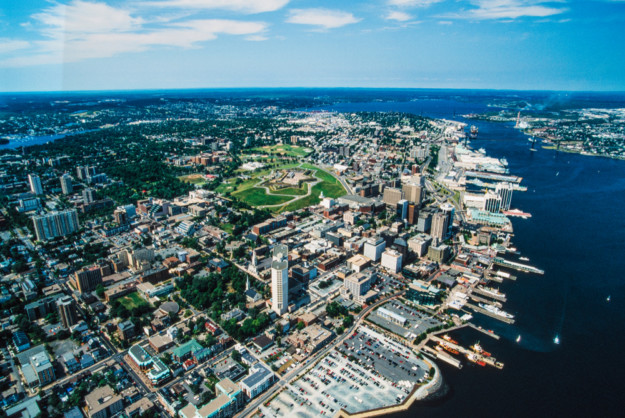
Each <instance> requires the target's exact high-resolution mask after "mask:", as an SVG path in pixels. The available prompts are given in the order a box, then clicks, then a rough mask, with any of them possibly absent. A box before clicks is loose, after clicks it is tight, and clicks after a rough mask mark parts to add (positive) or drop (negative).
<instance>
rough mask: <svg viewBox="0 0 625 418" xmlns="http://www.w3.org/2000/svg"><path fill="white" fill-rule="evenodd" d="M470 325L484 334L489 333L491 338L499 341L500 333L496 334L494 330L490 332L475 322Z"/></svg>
mask: <svg viewBox="0 0 625 418" xmlns="http://www.w3.org/2000/svg"><path fill="white" fill-rule="evenodd" d="M469 326H470V327H471V328H473V329H474V330H476V331H479V332H481V333H482V334H485V335H488V336H489V337H490V338H494V339H495V340H497V341H499V339H500V338H501V337H500V336H499V335H497V334H495V333H494V332H489V331H487V330H485V329H484V328H482V327H478V326H475V325H473V324H469Z"/></svg>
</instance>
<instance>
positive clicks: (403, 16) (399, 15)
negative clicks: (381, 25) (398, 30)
mask: <svg viewBox="0 0 625 418" xmlns="http://www.w3.org/2000/svg"><path fill="white" fill-rule="evenodd" d="M385 19H386V20H396V21H398V22H407V21H409V20H410V19H412V16H411V15H409V14H408V13H404V12H399V11H392V12H389V13H388V14H387V15H386V17H385Z"/></svg>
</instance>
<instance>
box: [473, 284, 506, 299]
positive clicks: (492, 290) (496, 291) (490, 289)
mask: <svg viewBox="0 0 625 418" xmlns="http://www.w3.org/2000/svg"><path fill="white" fill-rule="evenodd" d="M477 288H478V289H480V290H481V291H482V292H484V293H486V294H487V295H490V296H494V297H496V298H497V297H499V298H505V297H506V294H505V293H501V292H500V291H499V289H495V288H494V287H486V286H478V287H477Z"/></svg>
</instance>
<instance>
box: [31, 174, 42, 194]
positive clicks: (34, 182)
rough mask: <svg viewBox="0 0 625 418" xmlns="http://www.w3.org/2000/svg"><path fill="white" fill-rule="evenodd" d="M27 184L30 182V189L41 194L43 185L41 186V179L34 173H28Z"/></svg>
mask: <svg viewBox="0 0 625 418" xmlns="http://www.w3.org/2000/svg"><path fill="white" fill-rule="evenodd" d="M28 184H30V191H31V192H33V193H34V194H37V195H39V194H43V187H41V179H40V178H39V176H38V175H36V174H29V175H28Z"/></svg>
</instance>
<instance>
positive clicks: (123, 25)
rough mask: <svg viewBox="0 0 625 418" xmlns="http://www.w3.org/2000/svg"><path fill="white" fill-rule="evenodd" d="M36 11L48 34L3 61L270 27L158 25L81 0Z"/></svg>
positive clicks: (176, 43)
mask: <svg viewBox="0 0 625 418" xmlns="http://www.w3.org/2000/svg"><path fill="white" fill-rule="evenodd" d="M32 17H33V19H34V23H35V24H34V25H32V29H35V30H37V29H38V30H39V31H40V33H41V35H42V36H43V38H42V39H40V40H38V41H33V42H32V43H31V45H32V48H31V49H30V51H28V52H29V54H28V55H24V54H22V55H20V56H16V57H13V58H8V59H1V60H0V63H1V64H0V66H3V67H8V66H13V67H15V66H27V65H39V64H55V63H62V62H76V61H82V60H85V59H91V58H106V57H112V56H114V55H118V54H122V53H129V52H141V51H145V50H148V49H151V48H154V47H158V46H160V47H163V46H164V47H179V48H194V47H197V46H198V44H199V43H201V42H205V41H210V40H213V39H216V38H217V36H218V35H221V34H224V35H239V36H245V35H247V36H248V37H249V36H253V35H262V34H263V33H264V32H265V31H266V29H267V24H266V23H264V22H247V21H238V20H224V19H198V20H186V21H178V22H175V23H172V22H169V23H167V22H161V21H159V23H158V24H157V25H154V24H153V23H147V22H146V21H144V20H143V19H142V18H138V17H133V16H132V14H131V12H129V11H127V10H123V9H117V8H114V7H111V6H108V5H106V4H102V3H90V2H85V1H80V0H74V1H72V2H71V3H70V4H69V5H67V6H63V5H55V6H53V7H50V8H48V9H46V10H44V11H43V12H41V13H37V14H35V15H33V16H32ZM0 52H2V49H0Z"/></svg>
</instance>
